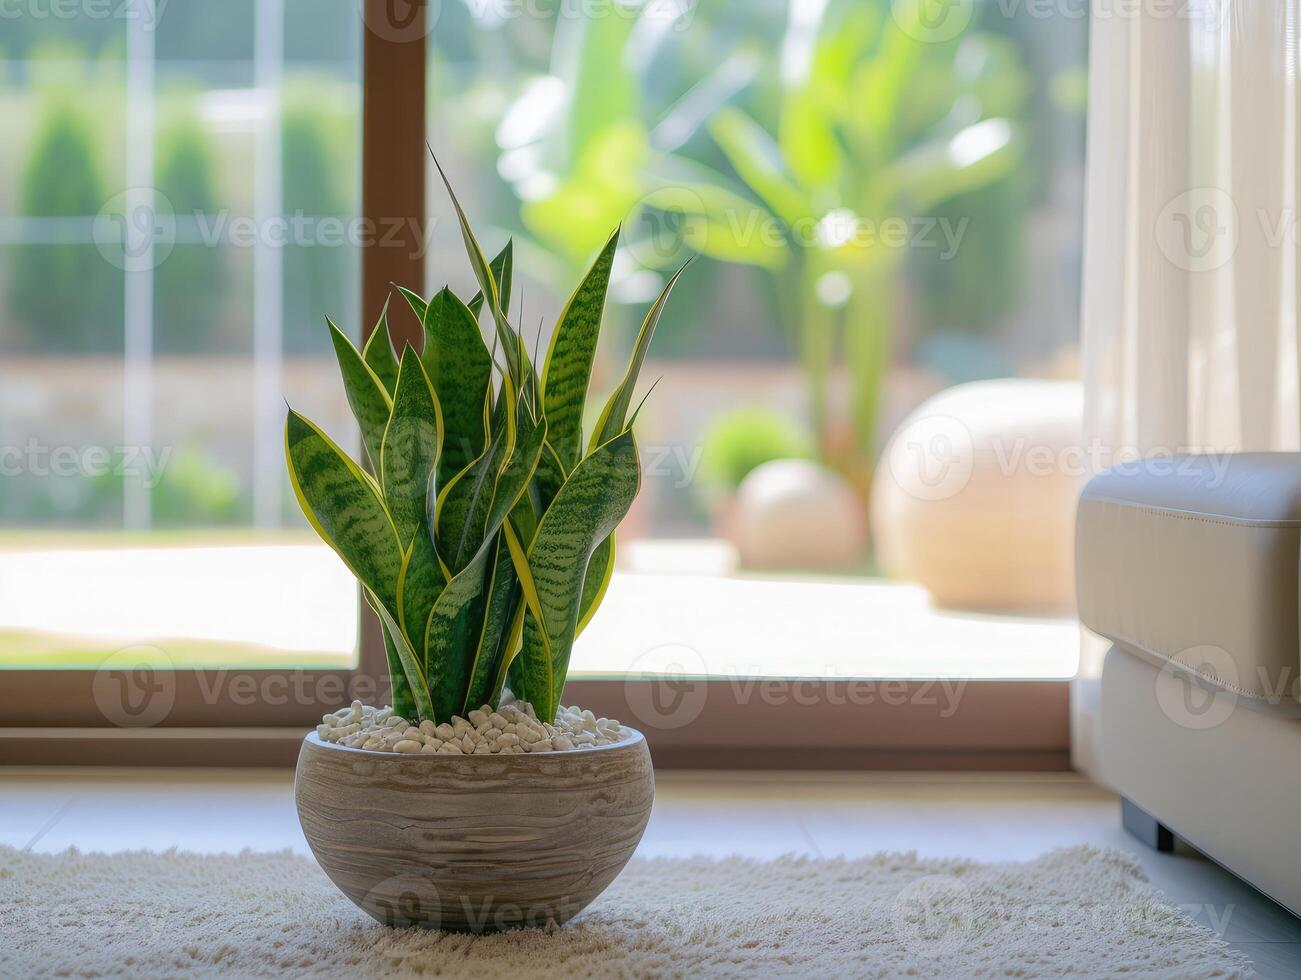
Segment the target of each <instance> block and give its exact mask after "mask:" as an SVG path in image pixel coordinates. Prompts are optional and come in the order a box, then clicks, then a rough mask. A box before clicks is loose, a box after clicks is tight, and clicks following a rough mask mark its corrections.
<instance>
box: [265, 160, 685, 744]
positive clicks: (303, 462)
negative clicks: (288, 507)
mask: <svg viewBox="0 0 1301 980" xmlns="http://www.w3.org/2000/svg"><path fill="white" fill-rule="evenodd" d="M440 172H441V171H440ZM448 193H449V195H451V196H452V202H453V204H454V206H455V208H456V212H457V217H458V221H459V224H460V228H461V233H462V236H463V239H464V243H465V247H466V251H467V253H468V255H469V258H470V264H471V266H472V268H473V271H474V274H475V279H476V281H477V282H478V284H479V290H480V291H479V293H478V294H477V295H476V296H475V297H473V298H472V299H471V300H470V301H469V302H468V303H466V302H463V301H462V300H461V299H459V298H458V297H457V296H456V295H454V294H453V293H452V292H451V290H450V289H448V288H444V289H443V290H442V291H440V292H439V293H437V294H435V295H434V296H433V297H431V298H430V299H428V300H426V299H424V298H422V297H419V296H417V295H415V294H414V293H411V292H410V291H408V290H405V289H402V290H400V292H401V294H402V296H403V297H404V298H405V299H406V301H407V302H408V303H409V304H410V306H411V308H412V310H413V311H414V312H415V314H416V316H417V317H418V318H419V319H420V322H421V325H422V328H423V333H424V346H423V350H422V351H420V352H416V350H415V349H414V348H412V347H411V346H409V345H408V346H406V347H405V348H404V350H403V351H402V353H401V355H400V356H399V355H395V354H394V352H393V349H392V346H391V342H390V339H389V332H388V322H387V313H385V314H381V317H380V320H379V323H378V324H377V327H376V329H375V331H374V333H373V334H372V335H371V338H370V340H369V341H368V342H367V344H366V345H365V347H364V348H363V349H362V350H360V351H359V350H358V349H357V348H356V347H355V346H354V345H353V344H352V342H351V341H350V340H348V338H347V337H346V336H345V335H344V334H343V332H342V331H340V330H339V329H338V327H336V326H335V325H334V324H333V323H332V322H331V323H330V324H329V329H330V334H331V337H332V339H333V342H334V347H335V351H336V353H337V356H338V360H339V366H340V369H341V372H342V375H343V381H344V387H345V389H346V391H347V395H348V401H349V404H350V406H351V408H352V410H353V413H354V414H355V416H356V418H357V422H358V424H359V426H360V428H361V433H362V442H363V444H364V446H365V451H366V456H367V459H368V460H369V463H370V467H371V470H372V471H373V473H374V474H376V475H374V476H372V475H371V474H370V473H367V472H366V471H365V470H363V469H362V468H361V467H360V466H359V465H358V464H357V463H356V462H354V461H353V460H351V459H350V458H349V457H348V456H347V455H346V454H345V453H344V452H343V451H342V450H341V449H340V448H339V447H338V446H337V445H336V444H335V443H334V442H333V441H331V440H330V438H329V437H328V436H326V435H325V433H324V432H322V431H321V430H320V429H319V428H318V427H317V426H315V425H314V424H313V423H311V422H309V421H308V420H307V419H305V418H304V417H303V416H301V415H299V414H298V413H296V412H294V411H293V410H292V409H291V410H290V412H289V416H288V421H287V424H286V432H285V439H286V442H285V445H286V455H287V458H288V464H289V472H290V478H291V480H292V482H293V486H294V490H295V493H296V495H297V497H298V501H299V503H300V505H301V506H302V509H303V512H304V514H305V515H306V516H307V518H308V521H309V522H310V523H311V524H312V526H313V527H314V528H315V530H316V531H317V533H318V534H320V536H321V537H322V539H324V540H325V542H326V543H327V544H329V545H330V547H332V548H333V549H334V550H335V551H336V552H337V553H338V555H339V556H340V557H341V558H342V559H343V561H344V563H345V564H346V565H347V566H348V568H349V569H350V570H351V571H352V572H353V574H354V575H356V577H357V579H358V580H359V582H360V584H361V588H362V591H363V594H364V596H365V599H366V602H367V604H368V605H369V606H370V607H371V609H373V610H374V612H375V614H376V615H377V616H378V617H379V619H380V622H381V624H382V627H383V631H384V639H385V647H386V651H387V654H388V662H389V672H390V676H391V679H392V688H393V706H394V710H395V711H396V712H397V713H398V714H401V715H403V716H404V717H408V718H413V717H414V718H419V719H421V720H433V721H446V720H448V719H450V718H451V717H452V716H453V715H462V716H464V715H466V714H468V713H469V711H470V710H472V709H474V708H477V707H478V706H480V705H483V704H490V705H493V706H494V707H495V706H496V705H497V704H498V703H499V701H500V699H501V695H502V691H503V688H504V687H505V685H506V684H507V682H508V681H509V684H510V687H511V690H512V691H513V692H514V693H515V694H516V695H517V696H519V697H520V698H522V699H524V700H526V701H528V702H530V703H531V704H532V705H533V707H534V709H535V710H536V712H537V714H538V716H539V717H540V718H542V719H543V720H546V721H554V720H555V716H556V711H557V709H558V707H559V705H560V696H561V692H562V690H563V688H564V683H565V676H566V673H567V671H568V665H569V657H570V652H571V650H572V647H573V643H574V639H575V637H576V636H577V635H578V633H579V632H580V631H581V630H582V628H583V627H584V626H585V625H586V623H587V622H588V621H589V620H590V619H591V617H592V615H593V613H594V612H595V611H596V608H597V606H598V605H599V604H600V601H601V598H602V597H603V595H604V593H605V589H606V586H607V585H608V583H609V580H610V575H611V574H612V572H613V568H614V537H613V535H614V530H615V528H616V527H617V526H618V524H619V522H620V521H621V520H622V519H623V517H624V515H625V514H627V512H628V508H629V507H630V506H631V505H632V502H633V499H634V497H635V496H636V494H637V490H638V488H639V486H640V483H641V469H640V463H639V460H638V456H637V443H636V440H635V438H634V436H633V431H632V427H633V423H634V422H635V420H636V416H637V410H636V409H634V407H633V404H632V398H633V394H634V389H635V387H636V384H637V378H638V374H639V372H640V369H641V365H642V362H643V361H644V359H645V357H646V353H647V350H648V348H649V345H650V342H651V338H652V337H653V336H654V333H655V327H656V325H657V323H658V322H659V318H660V315H661V313H662V312H663V309H664V305H665V303H666V301H667V299H668V296H669V293H670V291H671V290H672V287H673V282H674V280H675V279H676V276H674V277H673V279H670V280H669V283H668V284H667V285H666V286H665V288H664V290H663V292H662V293H661V294H660V296H659V298H658V299H657V300H656V301H655V303H654V305H653V306H652V307H651V309H650V312H649V313H647V315H646V319H645V320H644V322H643V323H642V327H641V330H640V332H639V334H638V337H637V342H636V345H635V347H634V350H633V354H632V358H631V360H630V363H629V365H628V369H627V371H626V373H625V374H624V376H623V379H622V380H621V381H620V383H619V384H618V386H617V387H616V388H615V390H614V392H613V393H612V394H611V396H610V399H609V401H608V402H607V403H606V405H605V408H604V410H603V411H602V413H601V415H600V417H599V419H598V421H597V423H596V425H595V427H594V430H593V431H592V433H591V435H590V438H587V439H585V438H584V432H583V412H584V407H585V404H586V400H587V389H588V384H589V380H590V377H591V370H592V363H593V359H594V357H595V354H596V344H597V340H598V337H599V335H600V327H601V315H602V312H603V308H604V305H605V296H606V291H607V288H608V286H609V280H610V270H611V267H612V264H613V260H614V253H615V248H616V246H617V244H618V240H619V232H618V230H616V231H615V232H614V234H613V235H611V236H610V238H609V240H608V241H607V242H606V244H605V246H604V247H603V248H602V249H601V251H600V253H599V254H598V255H597V257H596V260H595V262H594V263H593V264H592V266H591V268H590V269H589V270H588V272H587V274H586V275H585V276H584V277H583V280H582V282H581V283H580V284H579V286H578V288H577V289H576V290H575V291H574V293H573V295H572V296H571V297H570V299H569V302H568V303H567V304H566V305H565V308H564V311H563V312H562V313H561V315H560V318H559V320H558V322H557V324H556V328H555V331H554V333H553V334H552V339H551V346H550V349H549V350H548V352H547V354H546V357H545V359H544V361H543V363H542V368H541V374H539V373H538V371H537V369H536V368H535V366H534V363H533V358H534V357H536V355H537V353H538V352H537V351H536V350H534V351H533V354H532V355H530V353H529V351H528V349H527V345H526V342H525V339H524V336H523V334H522V333H520V332H519V331H518V330H516V329H514V328H512V326H511V325H510V322H509V319H508V312H509V307H510V300H511V291H512V273H513V269H512V265H513V252H512V244H511V243H510V242H509V241H508V242H507V244H506V246H505V248H504V249H502V251H501V252H500V253H498V255H497V256H496V258H494V259H493V260H492V261H491V262H489V261H488V260H487V258H486V257H485V256H484V253H483V252H482V250H481V249H480V247H479V244H478V242H477V240H476V239H475V237H474V234H473V232H472V231H471V229H470V225H469V223H468V222H467V220H466V218H465V214H464V212H463V211H462V210H461V207H460V204H459V203H458V202H457V201H456V198H455V196H454V195H452V191H451V186H450V185H448ZM484 309H486V310H487V316H488V318H489V320H490V321H491V325H492V335H493V338H494V340H493V346H492V348H489V347H488V346H487V345H486V344H485V343H484V340H483V337H482V335H481V333H480V330H479V325H478V316H479V314H480V312H481V311H482V310H484ZM494 380H495V384H494Z"/></svg>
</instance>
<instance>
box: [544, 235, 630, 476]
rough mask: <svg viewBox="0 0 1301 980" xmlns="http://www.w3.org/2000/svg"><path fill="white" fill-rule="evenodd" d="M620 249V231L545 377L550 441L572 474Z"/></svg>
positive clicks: (571, 306)
mask: <svg viewBox="0 0 1301 980" xmlns="http://www.w3.org/2000/svg"><path fill="white" fill-rule="evenodd" d="M618 244H619V230H618V229H617V228H616V229H615V232H614V234H613V235H611V236H610V239H609V241H607V242H606V243H605V247H604V248H603V249H601V252H600V254H599V255H597V257H596V261H595V262H593V263H592V267H591V269H589V270H588V272H587V275H586V276H584V277H583V281H582V282H581V283H580V284H579V286H578V288H577V289H576V290H574V293H573V295H572V296H570V297H569V302H567V303H566V304H565V308H564V310H562V311H561V314H560V318H559V319H558V320H557V321H556V329H555V331H554V332H553V333H552V334H551V347H550V348H549V349H548V351H547V360H546V364H545V366H544V367H543V371H542V404H543V408H544V411H545V413H546V417H547V429H548V432H549V433H550V435H549V437H548V439H549V442H550V444H551V446H552V447H553V448H554V450H555V453H556V457H557V459H558V460H559V462H560V464H561V466H562V468H563V470H565V471H568V470H572V469H573V468H574V464H575V463H577V462H578V460H579V458H580V457H581V456H582V454H583V407H584V406H585V405H586V403H587V386H588V384H589V382H590V381H591V379H592V362H593V360H594V359H595V357H596V341H597V338H598V337H599V336H600V333H601V315H602V313H603V312H604V309H605V294H606V290H607V288H608V287H609V284H610V269H611V268H612V267H613V265H614V252H615V249H616V248H617V247H618Z"/></svg>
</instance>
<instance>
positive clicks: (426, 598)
mask: <svg viewBox="0 0 1301 980" xmlns="http://www.w3.org/2000/svg"><path fill="white" fill-rule="evenodd" d="M446 583H447V579H446V578H445V577H444V575H443V567H442V565H441V564H439V561H438V555H437V554H436V553H435V551H434V542H433V540H432V539H431V538H430V535H429V529H428V528H427V527H426V526H425V525H424V524H423V523H421V525H420V530H419V532H418V533H417V534H416V536H415V537H414V538H413V539H412V541H411V546H410V547H409V548H408V549H407V553H406V556H405V558H404V559H403V563H402V572H401V575H400V577H399V579H398V614H399V623H398V625H399V626H401V627H402V631H403V632H404V633H405V634H406V637H407V641H408V642H409V643H410V644H411V650H412V652H413V653H414V654H415V655H416V659H417V660H418V661H420V668H421V670H422V671H424V670H427V669H428V660H429V653H428V651H427V650H426V649H425V627H426V626H427V625H428V623H429V613H430V611H431V610H432V609H433V608H434V603H435V602H437V601H438V597H439V595H441V594H442V591H443V586H444V585H446Z"/></svg>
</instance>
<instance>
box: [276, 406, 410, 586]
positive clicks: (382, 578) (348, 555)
mask: <svg viewBox="0 0 1301 980" xmlns="http://www.w3.org/2000/svg"><path fill="white" fill-rule="evenodd" d="M285 456H286V458H287V459H288V461H289V479H290V482H291V483H292V484H293V488H294V494H295V495H296V496H297V497H298V503H299V504H300V505H301V506H302V509H303V514H304V515H305V516H306V517H307V520H308V522H309V523H310V524H311V525H312V527H313V528H315V529H316V533H317V534H319V535H320V536H321V539H322V540H323V541H325V543H326V544H328V545H329V546H330V547H331V548H333V549H334V550H335V552H336V553H337V554H338V555H339V557H340V558H342V559H343V562H344V564H345V565H347V566H348V568H349V569H350V570H351V571H352V573H353V574H354V575H355V576H357V579H358V580H359V581H360V582H361V583H362V585H364V586H366V587H367V588H368V589H370V590H371V591H372V592H374V593H375V595H376V596H378V598H379V600H380V602H381V603H382V604H384V605H386V606H388V607H389V608H390V609H393V608H396V600H397V587H398V578H399V576H400V574H401V571H402V554H403V549H402V546H401V543H400V542H399V541H398V535H397V529H396V528H394V526H393V521H392V519H391V518H390V517H389V514H388V511H387V510H386V509H385V507H384V502H383V500H382V499H381V497H380V492H379V487H378V486H377V485H376V484H375V481H374V479H373V478H372V477H370V476H369V475H368V474H367V473H365V472H363V471H362V469H361V467H359V466H358V465H357V464H356V463H354V462H353V461H352V460H351V459H349V458H348V456H347V455H346V454H345V453H344V452H343V450H342V449H340V448H339V447H338V446H336V445H335V444H334V443H333V442H332V441H331V440H330V437H329V436H327V435H326V434H325V433H324V432H322V431H321V430H320V429H318V428H317V427H316V426H315V425H313V424H312V423H311V422H309V421H308V420H307V419H305V418H303V416H301V415H299V414H298V413H297V412H295V411H293V410H292V409H291V410H290V412H289V418H288V420H287V421H286V423H285Z"/></svg>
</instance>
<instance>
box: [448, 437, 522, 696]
mask: <svg viewBox="0 0 1301 980" xmlns="http://www.w3.org/2000/svg"><path fill="white" fill-rule="evenodd" d="M545 437H546V430H545V425H538V426H537V427H536V428H535V429H534V430H531V431H530V432H529V433H527V441H526V444H525V445H524V446H522V447H521V449H520V451H519V452H517V453H516V457H517V458H518V462H517V461H516V459H512V461H511V463H510V465H508V466H507V467H506V468H505V470H504V471H503V472H502V474H501V478H500V479H499V480H498V481H497V485H496V487H495V491H494V494H493V499H492V503H491V506H490V507H489V510H488V514H487V525H486V527H485V528H484V530H483V543H482V544H480V545H479V548H478V550H477V551H476V552H475V553H474V555H473V557H472V558H471V559H470V560H469V562H468V563H467V564H466V565H465V567H464V568H462V569H461V570H460V571H459V572H457V573H456V574H455V575H454V576H452V578H451V580H450V581H449V582H448V583H447V585H446V586H445V587H444V588H443V591H442V593H441V594H440V595H439V596H438V599H437V600H436V601H435V602H434V606H433V609H432V610H431V611H430V614H429V622H428V623H427V625H426V627H425V653H426V657H427V665H428V666H427V672H426V676H427V677H428V678H429V682H430V690H431V691H432V692H433V693H434V699H435V701H434V703H435V707H436V708H437V710H439V711H446V710H450V711H452V712H457V711H460V710H461V708H462V707H463V706H464V703H465V697H466V694H467V692H468V690H469V684H470V680H471V676H472V673H473V672H474V667H475V663H476V661H477V659H478V656H479V651H480V648H481V645H482V644H485V643H486V644H487V648H488V649H492V648H495V647H496V646H497V643H496V641H495V640H494V637H495V636H496V635H497V633H498V631H499V630H500V629H502V628H504V625H505V620H508V619H509V616H508V615H507V616H506V617H505V618H504V620H503V622H502V624H501V625H500V626H493V627H492V628H491V629H487V630H485V624H486V622H487V617H488V615H489V610H490V606H491V605H492V604H493V603H492V595H491V592H492V582H491V580H490V576H491V573H493V572H494V571H495V570H496V569H497V568H498V567H499V553H498V548H499V546H500V538H501V536H500V535H499V534H498V531H499V530H501V527H502V525H503V523H504V522H505V521H506V519H507V517H508V516H509V515H510V513H511V511H512V510H513V509H514V508H515V507H516V506H517V505H518V504H519V501H520V499H521V498H522V497H523V495H524V492H525V490H527V488H528V484H529V481H530V480H531V479H532V477H533V470H534V469H535V468H536V466H537V457H538V454H539V453H540V452H541V446H542V440H543V439H544V438H545ZM530 460H531V465H530ZM512 564H514V562H513V561H512ZM492 666H495V664H494V665H492ZM481 703H482V702H481ZM476 707H477V705H476Z"/></svg>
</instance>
